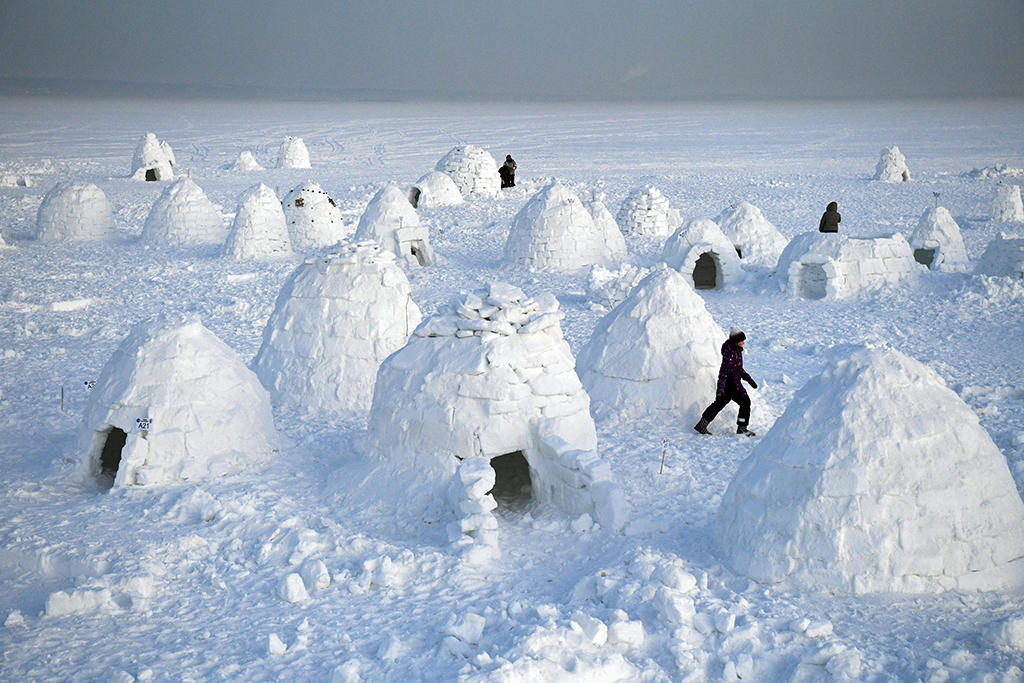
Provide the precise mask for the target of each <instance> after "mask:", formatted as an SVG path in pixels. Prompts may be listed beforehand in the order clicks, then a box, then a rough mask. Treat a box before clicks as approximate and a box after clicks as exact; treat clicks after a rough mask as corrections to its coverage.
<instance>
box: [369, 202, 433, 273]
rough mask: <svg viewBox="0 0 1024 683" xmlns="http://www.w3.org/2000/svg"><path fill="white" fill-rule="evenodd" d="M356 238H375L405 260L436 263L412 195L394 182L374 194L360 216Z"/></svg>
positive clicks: (427, 263) (424, 264) (421, 263)
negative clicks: (409, 195) (412, 201)
mask: <svg viewBox="0 0 1024 683" xmlns="http://www.w3.org/2000/svg"><path fill="white" fill-rule="evenodd" d="M355 239H356V240H359V241H366V240H376V241H377V242H378V243H379V244H380V245H381V247H383V248H384V249H385V250H387V251H390V252H392V253H394V254H395V256H398V257H399V258H402V259H405V261H406V262H408V263H412V264H419V265H421V266H432V265H434V263H435V259H434V250H433V249H432V248H431V247H430V231H429V230H428V229H427V227H426V226H425V225H420V217H419V215H418V214H417V213H416V209H414V208H412V204H410V203H409V197H408V195H406V193H405V192H402V191H401V190H400V189H398V187H396V186H394V185H388V186H387V187H385V188H383V189H381V190H380V191H379V192H377V194H375V195H374V196H373V199H371V200H370V203H369V204H368V205H367V207H366V210H365V211H363V215H362V216H360V217H359V226H358V227H357V228H356V234H355Z"/></svg>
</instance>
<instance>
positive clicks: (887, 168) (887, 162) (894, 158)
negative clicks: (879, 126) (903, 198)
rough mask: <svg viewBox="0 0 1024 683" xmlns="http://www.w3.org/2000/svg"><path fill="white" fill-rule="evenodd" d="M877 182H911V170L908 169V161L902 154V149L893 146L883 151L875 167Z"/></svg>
mask: <svg viewBox="0 0 1024 683" xmlns="http://www.w3.org/2000/svg"><path fill="white" fill-rule="evenodd" d="M874 179H875V180H881V181H883V182H886V183H906V182H910V169H909V168H907V159H906V157H904V156H903V153H902V152H900V148H899V147H897V146H895V145H893V146H892V147H886V148H885V149H883V150H882V156H881V158H880V159H879V160H878V165H877V166H875V176H874Z"/></svg>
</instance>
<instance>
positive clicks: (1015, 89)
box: [0, 0, 1024, 101]
mask: <svg viewBox="0 0 1024 683" xmlns="http://www.w3.org/2000/svg"><path fill="white" fill-rule="evenodd" d="M0 78H5V79H8V80H9V79H61V80H66V81H73V82H85V81H88V82H115V83H125V84H142V85H172V86H182V87H188V86H200V87H214V88H219V87H228V88H235V89H240V90H244V89H247V88H261V89H270V90H289V91H300V90H318V91H325V90H326V91H331V90H339V91H374V92H378V93H381V94H389V93H390V94H391V95H393V96H396V97H399V98H401V97H406V96H408V97H423V96H428V97H431V98H434V99H445V98H449V97H450V98H465V97H469V98H479V99H492V98H498V99H509V100H523V101H532V100H541V101H549V100H568V101H575V100H709V99H710V100H713V99H723V98H724V99H737V98H739V99H779V98H781V99H837V98H839V99H846V98H894V97H963V98H975V97H991V96H998V97H1021V96H1024V0H774V1H770V0H635V1H632V2H621V1H618V0H591V1H590V2H585V1H584V2H580V1H579V0H577V1H575V2H566V1H563V0H546V1H543V2H538V1H536V0H505V1H504V2H495V1H492V0H475V1H470V0H436V1H432V0H419V1H417V2H413V1H412V0H378V1H377V2H350V1H346V0H333V1H329V0H293V1H291V2H281V1H279V0H218V1H217V2H213V1H212V0H210V1H205V2H202V1H197V0H173V1H169V0H161V1H159V2H158V1H155V0H0Z"/></svg>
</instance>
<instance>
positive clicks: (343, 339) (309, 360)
mask: <svg viewBox="0 0 1024 683" xmlns="http://www.w3.org/2000/svg"><path fill="white" fill-rule="evenodd" d="M403 201H404V200H403ZM419 322H420V311H419V308H417V307H416V304H415V302H413V300H412V292H411V290H410V288H409V281H408V279H406V277H405V273H403V272H402V269H401V268H399V267H398V266H397V265H396V264H395V256H394V254H392V253H391V252H389V251H384V250H382V249H381V248H380V245H378V244H377V243H375V242H363V243H357V244H353V243H342V244H341V245H338V249H337V250H336V251H334V252H332V253H330V254H328V255H326V256H316V257H310V258H308V259H306V261H305V262H304V263H303V264H302V265H300V266H299V267H298V268H296V269H295V270H294V271H293V272H292V274H291V275H290V276H288V279H287V280H285V283H284V285H283V286H282V287H281V293H280V294H279V295H278V297H277V303H276V304H275V305H274V311H273V313H271V315H270V319H269V320H268V321H267V326H266V327H265V328H264V330H263V344H262V345H261V346H260V350H259V352H257V354H256V358H255V360H253V369H254V370H255V371H256V375H257V376H258V377H259V378H260V381H261V382H263V386H265V387H266V388H267V389H268V390H269V391H270V393H271V395H272V396H273V399H274V402H275V404H278V405H287V406H294V407H299V408H305V409H307V410H310V411H315V410H330V411H335V412H340V413H345V412H350V411H357V410H366V409H367V408H369V407H370V401H371V399H372V398H373V385H374V381H375V379H376V375H377V367H378V366H379V365H380V363H381V361H383V360H384V359H385V358H386V357H387V356H388V355H389V354H391V353H393V352H394V351H396V350H398V349H399V348H401V347H402V346H403V345H404V344H405V342H406V340H407V339H408V338H409V335H410V334H411V333H412V331H413V329H414V328H415V327H416V326H417V325H418V324H419Z"/></svg>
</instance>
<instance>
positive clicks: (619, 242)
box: [587, 192, 626, 261]
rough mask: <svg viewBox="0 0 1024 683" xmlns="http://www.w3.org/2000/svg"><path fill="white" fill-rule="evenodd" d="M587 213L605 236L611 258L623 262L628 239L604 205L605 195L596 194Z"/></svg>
mask: <svg viewBox="0 0 1024 683" xmlns="http://www.w3.org/2000/svg"><path fill="white" fill-rule="evenodd" d="M587 211H589V212H590V217H591V218H593V219H594V225H595V226H596V227H597V231H598V232H599V233H600V234H601V235H603V236H604V248H605V251H606V252H607V253H608V256H609V258H611V259H614V260H618V261H621V260H622V259H624V258H626V238H625V237H623V235H622V231H621V230H619V224H618V223H616V222H615V217H614V216H612V212H611V211H609V210H608V207H607V206H605V204H604V193H598V192H595V193H593V195H592V196H591V198H590V201H589V202H588V203H587Z"/></svg>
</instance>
